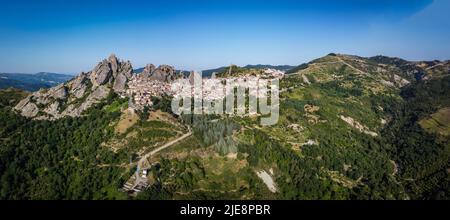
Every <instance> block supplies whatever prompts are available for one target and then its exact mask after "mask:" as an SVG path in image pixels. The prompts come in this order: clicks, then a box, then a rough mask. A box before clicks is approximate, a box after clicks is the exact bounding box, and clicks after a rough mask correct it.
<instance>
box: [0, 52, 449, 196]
mask: <svg viewBox="0 0 450 220" xmlns="http://www.w3.org/2000/svg"><path fill="white" fill-rule="evenodd" d="M273 68H276V67H273V66H264V65H256V66H252V65H249V66H246V67H237V66H230V67H229V68H219V69H218V72H216V73H211V75H214V76H215V77H217V78H218V79H220V80H226V79H229V78H239V79H246V77H249V76H252V77H257V78H276V79H279V80H280V103H279V110H280V112H279V115H280V116H279V120H278V122H277V123H276V124H275V125H271V126H262V125H261V124H260V120H261V117H262V115H261V114H254V115H251V114H250V115H247V116H245V117H240V116H234V115H226V114H225V115H195V114H193V115H189V114H186V115H176V114H174V113H173V112H172V109H171V100H172V97H173V96H174V95H176V94H182V92H181V91H173V90H172V87H173V86H172V85H174V83H175V82H176V80H177V79H186V80H187V81H188V80H189V76H186V75H184V74H179V72H178V71H176V70H175V68H173V67H171V66H167V65H161V66H159V67H155V66H154V65H150V64H149V65H147V66H146V67H145V68H144V69H143V70H142V72H140V73H134V70H133V67H132V65H131V62H130V61H123V60H120V59H118V58H117V57H115V55H111V56H110V57H109V58H107V59H104V60H103V61H101V62H99V63H98V65H97V66H95V67H94V69H93V70H92V71H90V72H86V73H81V74H79V75H78V76H76V77H75V78H74V79H72V80H69V81H67V82H64V83H62V84H59V85H56V86H55V87H52V88H49V89H41V90H38V91H36V92H33V93H25V92H22V91H21V90H15V89H9V90H1V93H0V98H1V99H0V100H1V103H0V104H1V105H0V107H1V108H0V110H1V111H0V117H1V120H0V143H1V145H0V146H1V149H0V184H1V187H0V198H2V199H136V200H144V199H199V200H204V199H244V200H248V199H250V200H254V199H256V200H259V199H289V200H291V199H306V200H309V199H323V200H329V199H337V200H345V199H361V200H372V199H375V200H378V199H380V200H382V199H388V200H395V199H398V200H405V199H448V198H449V196H450V194H449V193H450V191H449V190H450V187H449V183H450V175H449V172H448V169H449V167H450V164H449V163H450V139H449V136H448V128H449V123H450V119H449V114H448V108H449V107H450V65H449V62H448V61H434V62H420V61H415V62H409V61H405V60H402V59H399V58H390V57H384V56H377V57H370V58H365V57H359V56H354V55H344V54H334V53H332V54H328V55H326V56H324V57H321V58H318V59H315V60H313V61H311V62H309V63H307V64H301V65H299V66H298V67H289V69H285V68H288V67H286V66H282V67H279V68H278V70H277V69H273ZM284 71H286V72H284ZM205 82H207V83H209V82H213V81H212V80H210V79H205ZM176 88H178V87H176ZM12 97H13V98H12ZM214 97H216V98H217V97H219V98H221V97H220V96H214ZM222 98H223V97H222ZM136 189H137V190H136Z"/></svg>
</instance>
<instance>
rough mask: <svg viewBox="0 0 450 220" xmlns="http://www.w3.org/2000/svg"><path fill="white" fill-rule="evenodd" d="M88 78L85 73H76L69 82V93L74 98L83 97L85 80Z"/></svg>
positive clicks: (86, 84)
mask: <svg viewBox="0 0 450 220" xmlns="http://www.w3.org/2000/svg"><path fill="white" fill-rule="evenodd" d="M88 80H89V78H88V76H87V74H86V73H81V74H80V75H78V76H77V77H76V78H75V79H74V80H73V81H72V82H71V83H70V85H69V86H70V90H69V93H70V94H72V95H73V96H74V98H75V99H77V98H81V97H83V95H84V93H85V92H86V89H87V87H88V83H87V81H88Z"/></svg>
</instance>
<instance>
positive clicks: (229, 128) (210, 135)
mask: <svg viewBox="0 0 450 220" xmlns="http://www.w3.org/2000/svg"><path fill="white" fill-rule="evenodd" d="M184 117H192V116H184ZM193 117H195V118H193V120H192V127H193V131H194V135H195V136H196V137H197V138H198V139H199V140H201V141H202V144H203V145H204V146H205V147H208V146H211V145H213V146H214V149H216V151H217V152H219V153H220V154H222V155H225V154H228V153H235V152H237V142H236V141H234V140H233V137H232V135H233V132H234V131H236V130H238V129H240V125H239V124H237V123H236V122H234V121H232V120H231V119H228V118H225V119H220V118H217V119H212V117H208V116H200V115H196V116H193Z"/></svg>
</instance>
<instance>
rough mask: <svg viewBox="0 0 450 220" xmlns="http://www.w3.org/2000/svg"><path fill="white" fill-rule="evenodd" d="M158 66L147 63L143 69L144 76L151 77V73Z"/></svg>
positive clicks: (142, 74)
mask: <svg viewBox="0 0 450 220" xmlns="http://www.w3.org/2000/svg"><path fill="white" fill-rule="evenodd" d="M155 69H156V67H155V65H153V64H147V65H146V66H145V68H144V71H142V73H141V76H144V77H150V75H151V74H152V73H153V71H155Z"/></svg>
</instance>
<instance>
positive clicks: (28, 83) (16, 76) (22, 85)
mask: <svg viewBox="0 0 450 220" xmlns="http://www.w3.org/2000/svg"><path fill="white" fill-rule="evenodd" d="M72 78H73V76H71V75H67V74H60V73H47V72H40V73H35V74H25V73H0V89H3V88H10V87H13V88H18V89H22V90H27V91H31V92H33V91H37V90H39V89H40V88H50V87H53V86H56V85H58V84H60V83H63V82H66V81H67V80H70V79H72Z"/></svg>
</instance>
